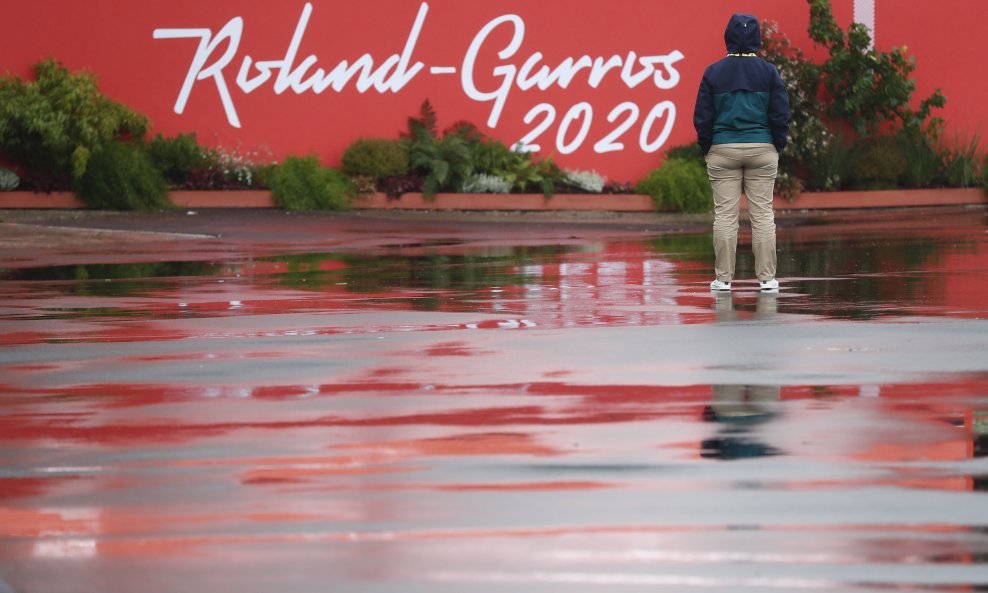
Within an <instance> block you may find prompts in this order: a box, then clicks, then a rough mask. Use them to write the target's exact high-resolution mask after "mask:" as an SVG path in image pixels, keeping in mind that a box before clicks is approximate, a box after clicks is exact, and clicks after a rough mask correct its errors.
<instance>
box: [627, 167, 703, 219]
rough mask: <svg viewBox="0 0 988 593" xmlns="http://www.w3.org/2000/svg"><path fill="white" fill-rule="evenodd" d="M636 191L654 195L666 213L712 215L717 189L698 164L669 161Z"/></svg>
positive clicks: (658, 206)
mask: <svg viewBox="0 0 988 593" xmlns="http://www.w3.org/2000/svg"><path fill="white" fill-rule="evenodd" d="M636 191H637V192H638V193H640V194H646V195H649V196H652V201H654V202H655V207H656V209H658V210H662V211H673V212H708V211H710V210H711V209H712V208H713V190H712V189H711V188H710V181H709V179H708V178H707V171H706V169H705V168H704V167H703V166H702V165H700V164H699V163H697V162H695V161H687V160H683V159H669V160H667V161H666V162H665V163H664V164H663V165H662V166H661V167H659V168H658V169H655V170H654V171H652V172H651V173H649V174H648V177H646V178H645V179H643V180H642V181H641V182H639V183H638V186H637V187H636Z"/></svg>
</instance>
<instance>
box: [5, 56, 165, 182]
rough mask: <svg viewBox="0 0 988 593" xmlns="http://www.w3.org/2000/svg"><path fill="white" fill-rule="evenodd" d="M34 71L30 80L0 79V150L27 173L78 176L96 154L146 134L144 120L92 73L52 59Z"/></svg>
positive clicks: (82, 173)
mask: <svg viewBox="0 0 988 593" xmlns="http://www.w3.org/2000/svg"><path fill="white" fill-rule="evenodd" d="M34 74H35V79H36V80H34V81H32V82H24V81H22V80H21V79H19V78H15V77H10V76H4V77H3V78H0V151H2V152H4V153H6V154H7V155H8V156H10V157H11V158H12V159H13V160H14V161H15V162H17V163H18V164H20V165H22V166H23V167H24V168H25V169H27V171H28V173H30V174H32V175H33V174H38V175H39V176H43V177H49V178H51V177H64V178H71V179H75V180H78V179H81V178H82V176H83V175H84V174H85V173H86V169H87V168H88V165H89V160H90V157H91V156H92V155H93V154H94V153H96V152H98V151H99V150H100V149H102V148H103V147H105V146H108V145H111V144H113V143H114V142H116V141H119V140H126V139H135V140H143V138H144V135H145V134H146V133H147V130H148V127H149V126H150V123H149V122H148V120H147V118H146V117H144V116H143V115H139V114H137V113H135V112H133V111H131V110H129V109H127V108H126V107H124V106H123V105H121V104H119V103H116V102H114V101H112V100H110V99H108V98H107V97H105V96H104V95H103V94H102V93H100V91H99V89H98V88H97V85H96V80H95V78H94V77H93V76H92V75H91V74H89V73H86V72H81V73H78V74H72V73H70V72H69V71H68V70H67V69H66V68H65V67H64V66H62V65H61V64H59V63H58V62H56V61H55V60H45V61H43V62H39V63H38V64H36V65H35V66H34Z"/></svg>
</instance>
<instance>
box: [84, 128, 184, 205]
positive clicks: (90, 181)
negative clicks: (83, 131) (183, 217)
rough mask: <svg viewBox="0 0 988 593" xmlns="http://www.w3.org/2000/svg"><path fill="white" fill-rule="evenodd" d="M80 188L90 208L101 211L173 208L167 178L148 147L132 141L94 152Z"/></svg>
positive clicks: (113, 143) (106, 146) (111, 144)
mask: <svg viewBox="0 0 988 593" xmlns="http://www.w3.org/2000/svg"><path fill="white" fill-rule="evenodd" d="M77 191H78V194H79V197H80V198H81V199H82V201H83V202H85V204H86V207H88V208H93V209H97V210H159V209H163V208H167V207H169V202H168V200H167V198H166V195H167V187H166V186H165V180H164V178H163V177H162V176H161V173H160V172H159V171H158V169H156V168H155V166H154V164H152V163H151V159H150V158H148V155H147V152H146V150H145V149H144V147H143V146H140V145H138V144H135V143H132V142H111V143H109V144H106V145H105V146H103V147H102V148H100V149H99V150H98V151H96V152H94V153H93V154H92V156H91V157H90V158H89V164H88V166H87V167H86V172H85V173H84V174H83V175H82V178H81V179H79V181H78V182H77Z"/></svg>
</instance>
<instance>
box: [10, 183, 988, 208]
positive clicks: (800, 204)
mask: <svg viewBox="0 0 988 593" xmlns="http://www.w3.org/2000/svg"><path fill="white" fill-rule="evenodd" d="M169 199H170V200H171V202H172V203H173V204H175V206H177V207H179V208H275V207H277V206H276V205H275V203H274V200H273V199H272V197H271V192H270V191H267V190H231V191H173V192H171V193H170V194H169ZM979 204H986V199H985V192H984V190H982V189H981V188H963V189H913V190H888V191H866V192H865V191H858V192H821V193H803V194H800V196H799V197H798V198H796V199H795V200H794V201H791V202H790V201H789V200H787V199H785V198H781V197H776V199H775V209H776V210H830V209H849V208H906V207H917V206H956V205H979ZM83 207H84V204H83V203H82V201H81V200H80V199H79V198H77V197H76V195H75V194H73V193H71V192H54V193H50V194H44V193H32V192H18V191H13V192H0V209H39V210H40V209H75V208H83ZM353 207H354V209H357V210H514V211H601V212H654V211H655V207H654V205H653V204H652V199H651V198H650V197H649V196H643V195H637V194H557V195H555V196H553V197H551V198H546V197H545V196H543V195H542V194H439V195H437V196H435V197H434V198H432V199H426V198H425V197H424V196H423V195H422V194H420V193H407V194H403V195H402V196H401V197H400V198H397V199H392V198H388V197H387V196H386V195H384V194H382V193H375V194H370V195H367V196H362V197H359V198H356V199H355V200H354V202H353Z"/></svg>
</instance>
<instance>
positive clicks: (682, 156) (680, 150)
mask: <svg viewBox="0 0 988 593" xmlns="http://www.w3.org/2000/svg"><path fill="white" fill-rule="evenodd" d="M666 158H669V159H679V160H681V161H693V162H696V163H700V164H701V165H703V166H704V167H706V166H707V165H706V161H705V160H704V159H703V152H701V151H700V144H699V143H697V142H691V143H689V144H683V145H680V146H673V147H672V148H670V149H669V150H667V151H666Z"/></svg>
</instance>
